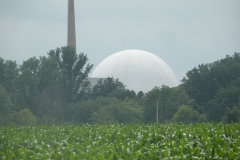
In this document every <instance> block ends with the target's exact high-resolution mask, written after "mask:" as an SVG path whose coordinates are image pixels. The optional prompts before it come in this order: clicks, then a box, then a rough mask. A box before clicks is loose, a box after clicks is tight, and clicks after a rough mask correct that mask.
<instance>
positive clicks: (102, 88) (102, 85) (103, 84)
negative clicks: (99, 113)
mask: <svg viewBox="0 0 240 160" xmlns="http://www.w3.org/2000/svg"><path fill="white" fill-rule="evenodd" d="M117 89H125V86H124V84H123V83H122V82H120V81H119V80H118V79H114V78H113V77H112V78H110V77H108V78H106V79H100V80H99V81H98V83H97V84H96V85H95V86H94V87H93V97H95V98H96V97H99V96H108V95H109V94H110V93H112V92H113V91H115V90H117ZM116 94H117V93H116Z"/></svg>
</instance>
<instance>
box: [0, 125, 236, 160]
mask: <svg viewBox="0 0 240 160" xmlns="http://www.w3.org/2000/svg"><path fill="white" fill-rule="evenodd" d="M239 132H240V124H229V125H228V124H222V123H220V124H190V125H184V124H166V125H157V124H128V125H126V124H112V125H93V124H83V125H65V126H20V127H1V128H0V159H9V160H11V159H23V160H25V159H32V160H35V159H41V160H42V159H57V160H58V159H70V160H74V159H87V160H88V159H91V160H94V159H95V160H104V159H107V160H114V159H116V160H123V159H124V160H128V159H129V160H134V159H135V160H141V159H143V160H147V159H153V160H155V159H156V160H157V159H161V160H162V159H172V160H178V159H179V160H183V159H184V160H185V159H197V160H199V159H230V160H233V159H240V133H239Z"/></svg>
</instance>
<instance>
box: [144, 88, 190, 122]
mask: <svg viewBox="0 0 240 160" xmlns="http://www.w3.org/2000/svg"><path fill="white" fill-rule="evenodd" d="M157 101H158V106H159V108H158V115H159V122H160V123H166V122H170V121H171V120H172V117H173V115H174V114H175V112H177V110H178V108H179V107H180V106H181V105H182V104H185V105H190V106H193V105H194V101H193V100H192V99H189V97H188V96H187V94H186V93H185V90H184V88H183V87H182V86H181V85H180V86H178V87H174V88H170V87H167V86H162V87H161V88H158V87H155V88H153V89H152V90H151V91H149V92H148V93H147V94H146V97H145V98H144V99H143V106H144V118H145V122H151V123H154V122H156V106H157Z"/></svg>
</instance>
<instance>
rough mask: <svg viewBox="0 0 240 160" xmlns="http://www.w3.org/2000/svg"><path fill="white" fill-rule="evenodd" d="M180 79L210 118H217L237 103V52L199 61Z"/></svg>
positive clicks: (239, 74)
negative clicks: (203, 61) (211, 60)
mask: <svg viewBox="0 0 240 160" xmlns="http://www.w3.org/2000/svg"><path fill="white" fill-rule="evenodd" d="M182 82H183V85H184V87H185V90H186V93H187V94H188V96H189V97H190V98H192V99H194V100H195V102H196V104H197V105H198V106H199V107H200V108H201V109H202V110H203V112H205V113H207V114H208V117H209V120H210V121H215V122H220V121H221V120H222V119H221V118H222V116H224V113H225V112H226V109H227V107H229V108H232V107H233V106H239V105H240V103H239V102H240V96H239V95H240V90H239V89H240V53H235V54H234V55H233V56H226V58H224V59H221V60H218V61H216V62H214V63H210V64H205V65H204V64H201V65H199V66H198V68H196V67H195V68H193V69H192V70H190V71H188V72H187V74H186V77H184V78H183V80H182Z"/></svg>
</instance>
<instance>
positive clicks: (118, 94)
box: [108, 89, 136, 100]
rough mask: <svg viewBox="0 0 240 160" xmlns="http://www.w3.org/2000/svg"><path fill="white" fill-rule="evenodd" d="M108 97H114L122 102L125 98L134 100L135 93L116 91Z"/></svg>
mask: <svg viewBox="0 0 240 160" xmlns="http://www.w3.org/2000/svg"><path fill="white" fill-rule="evenodd" d="M108 96H109V97H115V98H118V99H121V100H124V99H126V98H131V99H136V93H135V92H134V91H133V90H131V91H130V90H129V89H116V90H114V91H112V92H111V93H109V95H108Z"/></svg>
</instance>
